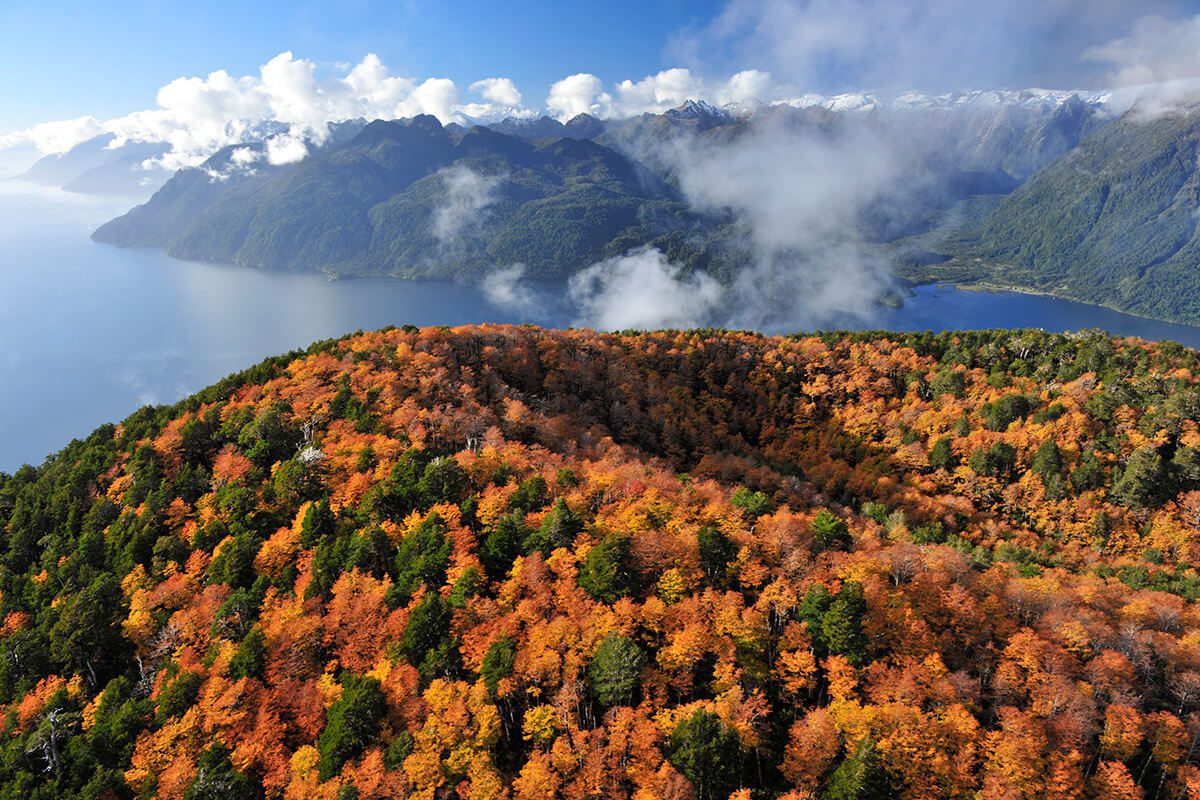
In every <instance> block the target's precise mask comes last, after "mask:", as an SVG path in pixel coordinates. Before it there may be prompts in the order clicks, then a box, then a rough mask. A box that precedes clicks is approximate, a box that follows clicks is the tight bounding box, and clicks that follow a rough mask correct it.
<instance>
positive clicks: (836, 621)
mask: <svg viewBox="0 0 1200 800" xmlns="http://www.w3.org/2000/svg"><path fill="white" fill-rule="evenodd" d="M866 610H867V601H866V599H865V598H864V597H863V589H862V585H861V584H859V583H857V582H856V581H846V583H844V584H842V588H841V589H840V590H839V591H838V593H837V594H836V595H834V597H833V600H832V602H830V604H829V610H828V611H826V612H825V614H824V615H823V616H822V617H821V640H822V642H824V644H825V646H826V647H827V648H828V649H829V652H830V653H834V654H836V655H841V656H845V657H846V660H847V661H849V662H850V663H851V664H854V665H856V666H858V665H861V664H864V663H865V662H866V660H867V638H866V636H865V635H864V634H863V630H862V617H863V614H864V613H866Z"/></svg>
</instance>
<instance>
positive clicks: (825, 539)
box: [811, 508, 853, 550]
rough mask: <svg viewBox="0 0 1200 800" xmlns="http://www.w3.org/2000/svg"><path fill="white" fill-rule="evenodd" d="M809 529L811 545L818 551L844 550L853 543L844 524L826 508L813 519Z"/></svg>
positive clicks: (848, 529)
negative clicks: (811, 538)
mask: <svg viewBox="0 0 1200 800" xmlns="http://www.w3.org/2000/svg"><path fill="white" fill-rule="evenodd" d="M811 528H812V535H813V544H814V545H815V546H816V548H817V549H818V550H845V549H847V548H848V547H849V546H850V544H851V542H852V541H853V540H852V539H851V538H850V528H849V527H848V526H847V525H846V522H845V521H844V520H842V519H841V518H839V517H837V516H835V515H834V514H833V512H831V511H830V510H829V509H826V508H823V509H821V510H820V511H818V512H817V514H816V516H814V517H813V520H812V524H811Z"/></svg>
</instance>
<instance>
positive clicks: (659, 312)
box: [568, 247, 725, 330]
mask: <svg viewBox="0 0 1200 800" xmlns="http://www.w3.org/2000/svg"><path fill="white" fill-rule="evenodd" d="M568 292H569V294H570V298H571V301H572V302H573V303H574V304H575V305H576V307H577V308H578V309H579V314H580V317H579V320H578V322H579V324H581V325H587V326H589V327H593V328H597V329H599V330H624V329H627V328H642V329H653V328H688V327H695V326H698V325H703V324H706V323H707V322H708V321H709V320H711V319H712V317H713V316H714V313H715V311H716V310H717V307H718V304H719V303H720V302H721V299H722V297H723V295H724V293H725V290H724V289H723V288H722V286H721V284H720V283H718V282H717V281H716V280H715V279H714V278H712V277H710V276H708V275H706V274H704V273H701V272H697V273H692V274H685V273H684V271H683V270H682V269H680V268H679V267H676V266H674V265H672V264H671V262H670V261H669V260H668V259H667V257H666V256H665V255H663V253H662V252H660V251H659V250H657V249H655V248H653V247H648V248H643V249H641V250H635V251H634V252H632V253H629V254H627V255H624V256H620V257H618V258H611V259H608V260H607V261H602V262H600V263H599V264H593V265H592V266H590V267H588V268H587V269H585V270H583V271H582V272H579V273H576V274H575V275H574V276H572V278H571V280H570V284H569V286H568Z"/></svg>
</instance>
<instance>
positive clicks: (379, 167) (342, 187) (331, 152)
mask: <svg viewBox="0 0 1200 800" xmlns="http://www.w3.org/2000/svg"><path fill="white" fill-rule="evenodd" d="M239 159H240V161H239ZM716 224H717V223H716V222H715V221H713V220H706V219H702V218H701V217H700V216H699V215H697V214H695V213H693V212H692V211H691V210H690V209H689V207H688V206H687V204H685V203H684V202H683V201H682V200H681V198H680V197H679V196H678V194H677V192H676V191H675V190H673V189H671V188H670V187H668V186H667V185H666V184H665V183H663V181H661V180H660V179H658V178H656V177H655V176H653V175H652V174H650V172H649V171H648V170H647V169H646V168H645V167H644V166H642V165H641V164H639V163H637V162H636V161H633V160H631V159H629V158H628V157H626V156H625V155H622V154H621V153H619V152H617V151H616V150H613V149H611V148H608V147H605V146H603V145H600V144H597V143H595V142H592V141H589V140H586V139H575V138H557V139H550V140H545V141H539V142H536V143H534V142H529V141H526V140H525V139H522V138H519V137H516V136H509V135H506V134H503V133H497V132H496V131H492V130H490V129H488V128H483V127H475V128H472V129H470V130H469V131H465V132H461V129H460V130H452V129H451V128H449V127H443V126H442V125H441V124H440V123H439V122H438V121H437V120H436V119H434V118H433V117H428V116H422V117H415V118H413V119H411V120H404V121H397V122H384V121H382V120H376V121H375V122H372V123H370V124H369V125H367V126H365V127H364V128H363V129H362V130H361V131H360V132H359V133H358V134H357V135H356V136H354V137H353V138H351V139H350V140H349V141H347V142H345V143H342V144H338V145H332V146H329V147H327V148H325V149H323V150H321V151H318V152H316V153H314V154H313V155H311V156H309V157H308V158H306V159H305V160H303V161H301V162H299V163H298V164H288V165H271V164H269V163H267V160H266V157H265V155H264V154H263V152H262V148H261V147H258V146H250V145H240V146H237V147H231V148H227V149H225V150H223V151H221V152H220V153H218V154H216V155H214V156H213V157H212V158H211V159H209V160H208V161H207V162H206V163H205V164H204V165H202V166H201V167H199V168H195V169H185V170H181V171H180V172H179V173H177V174H176V175H175V177H173V178H172V179H171V180H170V181H168V182H167V184H166V185H165V186H164V187H163V188H162V189H161V190H160V191H159V192H158V193H157V194H156V195H155V196H154V197H153V198H151V199H150V200H149V201H148V202H147V203H145V204H144V205H141V206H138V207H136V208H134V209H132V210H131V211H130V212H129V213H127V214H125V215H124V216H121V217H118V218H117V219H115V220H112V221H110V222H108V223H107V224H105V225H103V226H102V227H101V228H99V229H98V230H97V231H96V232H95V234H94V237H93V238H95V239H96V240H97V241H101V242H107V243H110V244H117V245H122V246H133V247H164V248H166V250H167V252H168V254H170V255H172V256H176V257H178V258H190V259H199V260H204V261H217V262H228V263H236V264H241V265H245V266H250V267H258V268H263V269H274V270H291V271H321V272H325V273H327V274H330V275H364V274H375V275H379V274H388V275H401V276H407V277H466V276H472V275H478V274H480V273H483V272H486V271H487V269H489V268H491V267H492V266H494V265H496V264H501V265H507V264H514V263H522V264H524V265H526V267H527V268H528V269H529V270H530V273H531V274H535V275H557V276H561V275H563V274H567V273H569V272H572V271H574V270H577V269H581V268H583V267H585V266H588V265H589V264H592V263H594V262H596V261H598V260H601V259H603V258H607V257H611V256H615V255H620V254H623V253H624V252H626V251H627V250H629V249H632V248H636V247H638V246H641V245H645V244H648V243H653V244H657V245H660V246H661V247H662V248H663V249H664V250H668V251H670V252H672V253H673V254H675V255H677V256H679V257H680V258H683V259H685V260H686V259H688V258H695V257H696V253H695V252H693V251H694V250H695V249H696V247H699V248H701V249H702V248H703V242H700V243H699V244H698V245H697V246H695V247H691V248H690V249H689V246H688V245H687V239H688V238H689V237H691V236H692V235H696V234H700V233H704V232H708V231H711V230H712V229H713V228H714V227H715V225H716ZM681 248H682V249H681ZM685 251H686V252H685Z"/></svg>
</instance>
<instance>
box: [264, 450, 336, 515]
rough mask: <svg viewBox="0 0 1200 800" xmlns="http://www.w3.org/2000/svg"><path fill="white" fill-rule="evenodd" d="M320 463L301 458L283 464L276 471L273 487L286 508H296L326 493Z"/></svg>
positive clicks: (291, 459)
mask: <svg viewBox="0 0 1200 800" xmlns="http://www.w3.org/2000/svg"><path fill="white" fill-rule="evenodd" d="M319 464H320V462H319V461H318V462H312V463H309V462H306V461H304V460H303V459H302V458H300V457H299V456H297V457H296V458H290V459H288V460H287V461H284V462H282V463H281V464H280V465H279V467H278V468H277V469H276V470H275V477H274V480H273V482H272V485H273V487H274V489H275V496H276V497H277V498H278V499H279V500H280V502H282V503H284V504H285V505H286V506H288V507H291V508H295V507H297V506H299V505H300V504H301V503H303V502H304V501H305V500H315V499H316V498H318V497H321V496H322V495H323V494H324V493H325V486H324V484H323V483H322V479H321V469H320V466H319Z"/></svg>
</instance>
